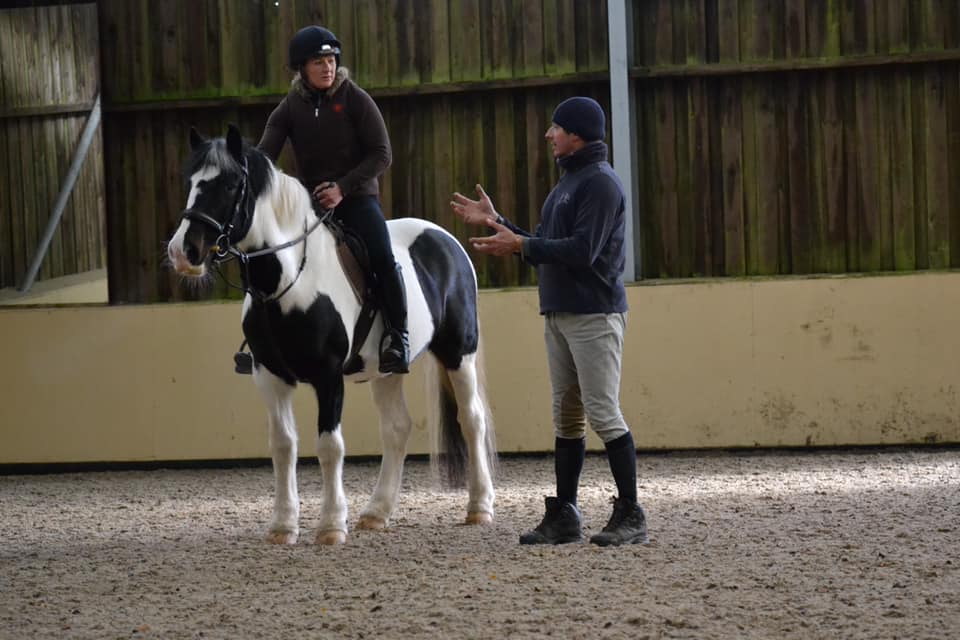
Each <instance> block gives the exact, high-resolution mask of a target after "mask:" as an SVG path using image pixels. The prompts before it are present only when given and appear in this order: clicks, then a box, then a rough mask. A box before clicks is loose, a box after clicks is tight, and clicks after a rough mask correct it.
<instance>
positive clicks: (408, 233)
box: [167, 126, 496, 544]
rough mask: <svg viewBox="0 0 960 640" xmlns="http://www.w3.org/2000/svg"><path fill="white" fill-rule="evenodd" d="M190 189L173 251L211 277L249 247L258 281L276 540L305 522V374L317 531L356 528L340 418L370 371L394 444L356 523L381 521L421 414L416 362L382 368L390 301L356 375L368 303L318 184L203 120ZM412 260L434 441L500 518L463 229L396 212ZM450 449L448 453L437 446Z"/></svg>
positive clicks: (449, 466)
mask: <svg viewBox="0 0 960 640" xmlns="http://www.w3.org/2000/svg"><path fill="white" fill-rule="evenodd" d="M191 146H192V153H191V155H190V158H189V159H188V161H187V168H186V172H187V175H188V176H189V185H188V188H189V195H188V198H187V206H186V209H185V210H184V212H183V217H182V219H181V222H180V225H179V227H178V228H177V231H176V233H174V235H173V237H172V238H171V239H170V242H169V244H168V247H167V254H168V258H169V260H170V263H171V264H172V265H173V267H174V268H175V269H176V270H177V272H179V273H181V274H184V275H185V276H188V277H193V278H203V277H204V276H205V275H206V273H207V269H208V268H209V267H208V262H209V260H210V259H213V260H217V259H223V258H226V257H229V256H234V257H237V258H239V259H240V261H241V263H242V271H243V274H244V277H243V285H244V288H245V290H246V291H247V295H246V296H245V299H244V302H243V310H242V315H243V321H242V326H243V334H244V336H245V337H246V340H247V342H248V343H249V345H250V350H251V353H252V355H253V361H254V366H253V380H254V382H255V384H256V386H257V389H259V391H260V394H261V395H262V397H263V400H264V401H265V402H266V405H267V412H268V428H269V435H270V438H269V440H270V448H271V454H272V457H273V469H274V476H275V480H276V495H275V501H274V512H273V522H272V523H271V525H270V531H269V534H268V536H267V540H268V541H269V542H272V543H276V544H292V543H294V542H296V540H297V538H298V535H299V515H300V513H299V512H300V500H299V497H298V491H297V478H296V463H297V429H296V425H295V424H294V417H293V408H292V402H291V400H292V394H293V390H294V387H295V386H296V385H297V383H298V382H305V383H307V384H309V385H311V386H312V387H313V389H314V391H315V393H316V398H317V404H318V408H319V416H318V419H317V427H318V430H319V440H318V445H317V450H318V458H319V461H320V468H321V474H322V478H323V499H322V504H321V513H320V525H319V529H318V533H317V538H316V540H317V543H319V544H337V543H342V542H344V541H345V540H346V535H347V501H346V498H345V496H344V491H343V477H342V475H343V474H342V472H343V457H344V441H343V436H342V435H341V429H340V427H341V425H340V418H341V412H342V408H343V396H344V380H345V379H346V380H352V381H358V382H360V381H367V380H369V381H370V384H371V388H372V392H373V400H374V403H375V405H376V407H377V409H378V411H379V414H380V435H381V439H382V443H383V457H382V461H381V466H380V475H379V477H378V479H377V482H376V486H375V487H374V490H373V495H372V496H371V498H370V501H369V502H368V503H367V505H366V507H365V508H364V509H363V511H362V512H361V513H360V518H359V521H358V524H357V526H358V527H359V528H361V529H381V528H384V527H385V526H386V525H387V523H388V522H389V519H390V516H391V514H392V513H393V511H394V507H395V506H396V504H397V497H398V493H399V490H400V485H401V477H402V474H403V461H404V457H405V455H406V444H407V437H408V436H409V434H410V430H411V426H412V421H411V418H410V415H409V413H408V411H407V406H406V402H405V400H404V396H403V379H404V376H398V375H387V376H384V375H383V374H380V373H379V372H378V358H379V349H378V345H379V342H380V336H381V334H382V332H383V324H382V322H381V321H380V318H379V315H378V317H377V318H376V319H375V320H374V323H373V326H372V328H371V329H370V333H369V335H368V337H367V339H366V340H365V341H364V343H363V346H362V348H360V349H359V356H360V357H361V358H362V360H363V363H364V365H365V366H364V368H363V370H362V371H361V372H359V373H355V374H352V375H347V376H345V375H344V362H345V360H346V359H347V357H348V354H350V353H351V347H352V346H353V332H354V327H355V326H356V325H357V320H358V316H359V314H360V311H361V305H360V303H359V302H358V300H357V296H356V295H355V294H354V290H353V288H352V287H351V284H350V282H349V281H348V278H347V275H346V274H345V271H344V269H343V267H342V266H341V264H340V261H339V260H338V257H337V252H336V248H335V245H336V236H335V234H334V233H332V232H331V230H330V229H329V228H328V227H327V225H326V224H322V223H321V219H320V217H318V215H317V214H316V213H315V212H314V209H313V207H312V205H311V200H310V194H309V193H308V191H307V189H306V188H305V187H304V186H303V185H302V184H301V183H300V182H299V181H298V180H296V179H295V178H293V177H291V176H288V175H286V174H285V173H283V172H282V171H281V170H280V169H278V168H277V167H276V166H274V165H273V163H272V162H271V161H270V160H269V158H267V157H266V156H265V155H264V154H263V153H261V152H260V151H258V150H257V149H256V148H254V147H251V146H250V145H248V144H246V143H245V142H244V141H243V140H242V139H241V136H240V132H239V131H238V130H237V129H236V128H235V127H233V126H230V128H229V130H228V133H227V136H226V137H225V138H218V139H210V140H207V139H204V138H203V137H201V136H200V135H199V134H197V133H196V131H191ZM388 228H389V231H390V236H391V240H392V243H393V252H394V256H395V258H396V260H397V262H398V264H399V265H400V266H401V268H402V269H403V280H404V283H405V284H406V290H407V291H406V293H407V304H408V325H409V331H410V353H411V355H412V356H420V355H425V356H426V360H427V367H426V368H427V376H428V379H427V389H428V393H430V394H431V396H432V397H431V398H429V399H428V402H429V404H430V405H432V406H431V407H430V411H429V415H428V422H429V423H430V429H431V434H432V436H433V439H434V442H435V443H436V444H438V445H439V446H438V448H437V451H436V452H435V455H434V461H435V463H437V464H439V465H440V466H441V467H443V468H442V471H443V472H444V473H445V474H446V477H447V478H457V477H459V478H460V479H461V480H462V479H463V478H464V476H465V477H466V478H465V479H466V482H467V487H468V501H467V516H466V521H467V523H470V524H483V523H487V522H490V521H492V519H493V501H494V488H493V481H492V474H493V466H494V464H495V460H496V452H495V445H494V432H493V424H492V421H491V419H490V412H489V408H488V404H487V401H486V399H485V396H484V389H483V380H482V375H483V372H482V368H481V366H480V364H479V363H478V361H477V358H478V353H479V351H478V346H479V345H478V343H479V327H478V318H477V281H476V274H475V272H474V270H473V265H472V264H471V262H470V259H469V258H468V256H467V255H466V253H465V252H464V250H463V248H462V247H461V246H460V243H459V242H458V241H457V240H456V239H455V238H454V237H453V236H451V235H450V234H449V233H447V232H446V231H444V230H443V229H442V228H440V227H438V226H436V225H434V224H432V223H430V222H427V221H425V220H418V219H412V218H404V219H398V220H391V221H389V222H388ZM437 453H439V455H436V454H437Z"/></svg>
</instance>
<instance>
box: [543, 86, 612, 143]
mask: <svg viewBox="0 0 960 640" xmlns="http://www.w3.org/2000/svg"><path fill="white" fill-rule="evenodd" d="M553 121H554V122H556V123H557V124H558V125H560V126H561V127H563V128H564V129H565V130H566V131H567V132H568V133H573V134H576V135H578V136H580V137H581V138H582V139H583V141H584V142H593V141H594V140H603V138H604V135H605V134H606V125H607V119H606V118H605V117H604V115H603V109H602V108H601V107H600V105H599V104H598V103H597V101H596V100H594V99H593V98H585V97H583V96H575V97H573V98H567V99H566V100H564V101H563V102H561V103H560V104H558V105H557V108H556V109H555V110H554V112H553Z"/></svg>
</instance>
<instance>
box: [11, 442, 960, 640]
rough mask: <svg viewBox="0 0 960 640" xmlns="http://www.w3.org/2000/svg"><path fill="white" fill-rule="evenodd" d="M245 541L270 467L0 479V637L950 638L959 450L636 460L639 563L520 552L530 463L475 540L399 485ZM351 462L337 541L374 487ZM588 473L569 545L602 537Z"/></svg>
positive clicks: (594, 464) (601, 553)
mask: <svg viewBox="0 0 960 640" xmlns="http://www.w3.org/2000/svg"><path fill="white" fill-rule="evenodd" d="M300 471H301V473H300V487H301V499H302V501H303V511H302V522H303V525H304V526H303V531H302V533H301V538H300V542H299V543H298V544H297V545H295V546H291V547H276V546H269V545H267V544H265V543H263V542H262V540H263V536H264V533H265V527H266V524H267V522H268V518H269V515H270V508H271V495H272V476H271V471H270V469H269V468H268V467H262V468H241V469H227V470H223V469H220V470H215V469H211V470H156V471H130V472H95V473H71V474H61V475H30V476H26V475H21V476H16V475H8V476H3V477H0V508H2V522H0V527H2V535H3V542H2V545H0V637H2V638H5V639H6V638H16V639H18V640H19V639H22V638H413V637H436V638H525V637H528V638H533V637H553V638H633V639H639V638H871V639H873V638H951V637H952V638H956V637H958V635H960V631H958V630H960V551H958V550H960V450H958V449H914V450H909V449H893V450H891V449H885V450H866V451H864V450H852V451H851V450H846V451H836V450H835V451H820V452H803V453H791V452H753V453H723V452H718V453H706V454H695V453H686V454H659V455H641V456H640V458H639V475H640V491H641V495H642V500H643V502H644V503H645V505H646V507H647V509H648V511H649V523H650V532H651V544H649V545H646V546H631V547H624V548H604V549H601V548H597V547H594V546H592V545H589V544H574V545H565V546H559V547H521V546H519V545H518V544H517V536H518V534H519V533H520V532H521V531H522V530H524V529H526V528H528V527H530V526H532V525H534V524H536V522H537V521H538V520H539V518H540V515H541V510H542V497H543V495H544V494H546V493H548V492H549V491H550V488H551V485H552V461H551V459H550V458H545V457H540V458H507V459H503V460H501V467H500V472H499V476H498V482H497V486H498V502H497V508H498V512H497V519H496V521H495V524H493V525H491V526H486V527H468V526H464V525H461V524H460V522H461V521H462V519H463V517H464V504H465V500H466V499H465V495H464V494H463V493H458V492H443V491H439V490H437V489H435V488H434V484H433V482H432V479H431V474H430V470H429V465H428V464H427V463H425V462H423V461H412V462H409V463H408V466H407V474H406V476H405V491H404V494H403V496H402V498H401V504H400V506H399V508H398V513H397V514H396V516H395V518H394V521H393V524H392V527H391V528H390V529H388V530H387V531H384V532H367V531H352V532H351V535H350V537H349V539H348V542H347V544H346V545H344V546H341V547H335V548H330V547H320V546H316V545H314V544H313V536H314V533H315V531H314V529H313V525H314V524H315V522H316V517H317V509H318V506H319V505H318V495H319V482H320V481H319V473H318V470H317V468H316V466H308V465H301V468H300ZM376 473H377V465H376V464H375V463H350V464H348V465H347V466H346V469H345V482H346V487H347V492H348V497H349V500H350V507H351V517H350V522H351V523H355V522H356V518H357V515H358V513H359V509H360V508H361V507H362V506H363V503H364V500H365V499H366V497H367V496H368V494H369V492H370V491H371V489H372V485H373V482H374V480H375V478H376ZM612 494H613V485H612V482H611V480H610V476H609V472H608V471H607V468H606V460H605V458H603V457H600V456H598V455H591V456H589V457H588V458H587V462H586V467H585V470H584V476H583V489H582V492H581V500H580V503H581V505H582V508H583V511H584V514H585V518H586V523H587V529H588V531H589V532H596V531H598V530H599V529H600V528H601V527H602V526H603V524H604V523H605V521H606V518H607V517H608V514H609V510H610V505H609V499H610V497H611V495H612Z"/></svg>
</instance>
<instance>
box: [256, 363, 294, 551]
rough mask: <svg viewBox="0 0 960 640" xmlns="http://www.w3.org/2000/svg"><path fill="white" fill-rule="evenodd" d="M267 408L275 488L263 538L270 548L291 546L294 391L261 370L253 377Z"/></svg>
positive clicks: (292, 536) (292, 537)
mask: <svg viewBox="0 0 960 640" xmlns="http://www.w3.org/2000/svg"><path fill="white" fill-rule="evenodd" d="M253 379H254V382H255V383H256V385H257V389H259V391H260V394H261V395H262V396H263V400H264V402H265V403H266V405H267V423H268V429H269V433H268V435H269V439H270V455H271V456H272V457H273V477H274V481H275V484H276V487H275V490H274V491H275V492H274V498H273V522H271V524H270V532H269V533H268V534H267V542H270V543H272V544H293V543H295V542H296V541H297V536H298V535H299V533H300V529H299V518H300V498H299V496H298V493H297V425H296V422H295V421H294V417H293V406H292V402H291V397H292V394H293V389H294V387H293V386H291V385H289V384H287V383H286V382H284V381H283V380H281V379H280V378H278V377H277V376H275V375H273V374H272V373H270V372H269V371H268V370H267V369H265V368H264V367H257V368H256V370H255V371H254V376H253Z"/></svg>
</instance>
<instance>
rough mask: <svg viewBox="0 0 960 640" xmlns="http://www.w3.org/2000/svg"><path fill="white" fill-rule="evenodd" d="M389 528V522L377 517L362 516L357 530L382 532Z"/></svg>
mask: <svg viewBox="0 0 960 640" xmlns="http://www.w3.org/2000/svg"><path fill="white" fill-rule="evenodd" d="M386 528H387V521H386V520H384V519H383V518H378V517H377V516H360V520H359V521H358V522H357V529H366V530H367V531H382V530H383V529H386Z"/></svg>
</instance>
